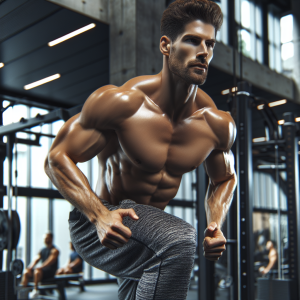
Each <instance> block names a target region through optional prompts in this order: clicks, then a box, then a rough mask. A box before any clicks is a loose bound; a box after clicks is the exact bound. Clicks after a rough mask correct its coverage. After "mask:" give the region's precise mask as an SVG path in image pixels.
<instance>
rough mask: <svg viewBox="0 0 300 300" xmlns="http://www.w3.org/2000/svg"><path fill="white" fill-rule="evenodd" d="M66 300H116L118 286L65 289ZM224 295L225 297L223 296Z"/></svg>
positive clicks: (190, 298) (191, 295)
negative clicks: (83, 290)
mask: <svg viewBox="0 0 300 300" xmlns="http://www.w3.org/2000/svg"><path fill="white" fill-rule="evenodd" d="M66 293H67V299H68V300H117V299H118V286H117V285H116V284H102V285H92V286H86V287H85V292H79V290H78V288H75V287H74V288H67V289H66ZM225 294H226V295H225ZM224 296H225V297H224ZM226 296H227V292H226V291H225V290H218V292H217V295H216V300H221V299H222V300H224V299H226V298H227V297H226ZM196 299H198V298H197V290H194V289H193V290H190V291H189V293H188V297H187V299H186V300H196Z"/></svg>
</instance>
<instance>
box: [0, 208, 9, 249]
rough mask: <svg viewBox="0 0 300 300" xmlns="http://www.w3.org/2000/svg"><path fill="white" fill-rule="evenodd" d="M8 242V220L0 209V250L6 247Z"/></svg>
mask: <svg viewBox="0 0 300 300" xmlns="http://www.w3.org/2000/svg"><path fill="white" fill-rule="evenodd" d="M7 243H8V220H7V214H6V213H5V211H4V210H3V209H0V251H3V250H4V249H6V248H7Z"/></svg>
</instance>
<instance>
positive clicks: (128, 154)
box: [45, 0, 236, 300]
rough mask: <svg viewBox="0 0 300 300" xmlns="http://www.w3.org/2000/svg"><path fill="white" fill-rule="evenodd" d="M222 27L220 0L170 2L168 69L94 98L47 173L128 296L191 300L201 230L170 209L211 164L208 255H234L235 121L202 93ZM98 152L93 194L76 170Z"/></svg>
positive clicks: (86, 245) (89, 254)
mask: <svg viewBox="0 0 300 300" xmlns="http://www.w3.org/2000/svg"><path fill="white" fill-rule="evenodd" d="M221 23H222V12H221V10H220V8H219V6H218V5H217V4H215V3H213V2H211V1H208V0H198V1H197V0H177V1H176V2H174V3H172V4H171V5H169V7H168V8H167V9H166V10H165V12H164V14H163V17H162V21H161V32H162V37H161V39H160V51H161V53H162V54H163V69H162V71H161V72H160V73H159V74H157V75H153V76H141V77H136V78H133V79H131V80H129V81H128V82H126V83H125V84H124V85H123V86H121V87H116V86H112V85H109V86H104V87H102V88H100V89H98V90H96V91H95V92H94V93H92V94H91V96H90V97H89V98H88V99H87V101H86V102H85V104H84V106H83V109H82V112H81V113H80V114H78V115H76V116H74V117H72V118H71V119H70V120H68V121H67V122H66V123H65V125H64V126H63V127H62V129H61V130H60V132H59V133H58V135H57V137H56V139H55V141H54V143H53V145H52V147H51V149H50V152H49V155H48V157H47V159H46V163H45V170H46V173H47V174H48V176H49V177H50V178H51V180H52V182H53V183H54V184H55V186H57V188H58V189H59V191H60V192H61V194H62V195H63V196H64V197H65V198H66V199H67V200H68V201H69V202H70V203H72V204H73V205H74V206H75V209H74V210H73V211H72V212H71V213H70V219H69V225H70V232H71V238H72V242H73V244H74V246H75V249H76V251H77V252H78V253H79V255H80V256H81V257H82V258H83V259H84V260H85V261H87V262H88V263H89V264H91V265H93V266H95V267H96V268H99V269H101V270H104V271H106V272H108V273H110V274H113V275H115V276H117V277H118V278H119V299H126V300H127V299H130V300H131V299H132V300H133V299H139V300H140V299H144V300H150V299H156V300H158V299H161V300H177V299H180V300H182V299H186V295H187V291H188V286H189V281H190V274H191V271H192V268H193V264H194V254H195V248H196V232H195V229H194V228H193V227H192V226H191V225H189V224H188V223H186V222H185V221H183V220H181V219H179V218H177V217H174V216H172V215H170V214H167V213H165V212H164V208H165V207H166V205H167V204H168V202H169V201H170V200H171V199H172V198H173V197H174V196H175V195H176V193H177V190H178V188H179V185H180V181H181V178H182V175H183V174H184V173H186V172H189V171H191V170H194V169H195V168H197V167H198V166H199V165H200V164H201V163H202V162H204V163H205V168H206V171H207V173H208V175H209V178H210V183H209V187H208V191H207V196H206V200H205V209H206V215H207V223H208V226H207V229H206V232H205V239H204V242H203V247H204V255H205V256H206V258H207V259H209V260H217V259H218V258H219V257H220V256H221V255H222V252H223V251H224V250H225V243H226V239H225V237H224V235H223V233H222V231H221V225H222V222H223V221H224V219H225V216H226V213H227V211H228V209H229V206H230V203H231V200H232V195H233V192H234V189H235V186H236V175H235V171H234V158H233V155H232V153H231V152H230V148H231V146H232V144H233V142H234V138H235V124H234V121H233V120H232V118H231V116H230V114H229V113H226V112H223V111H219V110H218V109H217V108H216V106H215V104H214V102H213V101H212V99H211V98H210V97H209V96H208V95H207V94H206V93H204V92H203V91H202V90H201V89H199V88H198V85H201V84H203V83H204V82H205V80H206V76H207V70H208V65H209V63H210V61H211V59H212V57H213V49H214V45H215V42H216V41H215V37H216V32H217V30H219V28H220V26H221ZM96 155H97V157H98V160H99V179H98V183H97V186H96V190H95V192H93V191H92V189H91V188H90V185H89V182H88V180H87V179H86V177H85V176H84V175H83V174H82V172H81V171H80V170H79V169H78V168H77V167H76V163H78V162H85V161H88V160H90V159H91V158H93V157H94V156H96ZM200 234H201V233H200Z"/></svg>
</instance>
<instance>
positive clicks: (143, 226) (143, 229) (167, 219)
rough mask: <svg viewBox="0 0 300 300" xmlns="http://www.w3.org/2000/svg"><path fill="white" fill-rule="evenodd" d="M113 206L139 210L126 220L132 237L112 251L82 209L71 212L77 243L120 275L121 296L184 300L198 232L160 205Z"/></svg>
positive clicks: (81, 252) (98, 262)
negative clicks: (102, 240) (159, 206)
mask: <svg viewBox="0 0 300 300" xmlns="http://www.w3.org/2000/svg"><path fill="white" fill-rule="evenodd" d="M102 203H103V204H104V205H105V206H106V207H107V208H108V209H109V210H116V209H118V208H123V209H128V208H133V209H134V210H135V212H136V214H137V215H138V216H139V220H138V221H134V220H132V219H130V218H129V217H125V218H124V219H123V224H124V225H125V226H127V227H129V228H130V230H131V232H132V237H131V238H130V240H129V242H128V243H126V244H125V245H124V246H123V247H122V248H118V249H115V250H110V249H108V248H106V247H104V246H103V245H102V244H101V243H100V241H99V238H98V235H97V231H96V228H95V226H94V225H93V224H92V223H90V222H89V221H88V220H87V218H86V217H85V216H84V215H83V214H81V213H80V212H79V211H78V210H77V209H76V208H75V209H74V210H73V211H72V212H71V213H70V219H69V227H70V233H71V239H72V243H73V245H74V247H75V249H76V251H77V252H78V254H79V255H80V256H81V257H82V258H83V259H84V260H85V261H86V262H88V263H89V264H90V265H92V266H94V267H96V268H98V269H101V270H103V271H105V272H108V273H110V274H112V275H114V276H117V277H118V278H119V279H118V282H119V293H118V294H119V299H120V300H154V299H155V300H184V299H186V297H187V292H188V287H189V282H190V276H191V271H192V268H193V265H194V256H195V250H196V230H195V229H194V227H192V226H191V225H190V224H188V223H187V222H185V221H183V220H182V219H180V218H177V217H175V216H173V215H170V214H168V213H166V212H164V211H162V210H160V209H158V208H155V207H152V206H148V205H141V204H137V203H135V202H134V201H132V200H124V201H122V202H120V205H118V206H113V205H111V204H109V203H108V202H107V201H105V200H102Z"/></svg>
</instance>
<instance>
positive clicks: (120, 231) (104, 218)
mask: <svg viewBox="0 0 300 300" xmlns="http://www.w3.org/2000/svg"><path fill="white" fill-rule="evenodd" d="M124 217H130V218H131V219H133V220H138V219H139V217H138V216H137V215H136V213H135V211H134V210H133V209H132V208H131V209H117V210H114V211H109V210H107V211H105V212H104V213H103V214H102V215H101V217H100V218H99V219H98V220H97V222H96V228H97V233H98V236H99V239H100V242H101V244H102V245H103V246H105V247H107V248H109V249H111V250H114V249H117V248H120V247H123V246H124V244H126V243H127V242H128V241H129V239H130V237H131V230H130V229H129V228H128V227H126V226H124V225H123V223H122V221H123V218H124Z"/></svg>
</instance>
